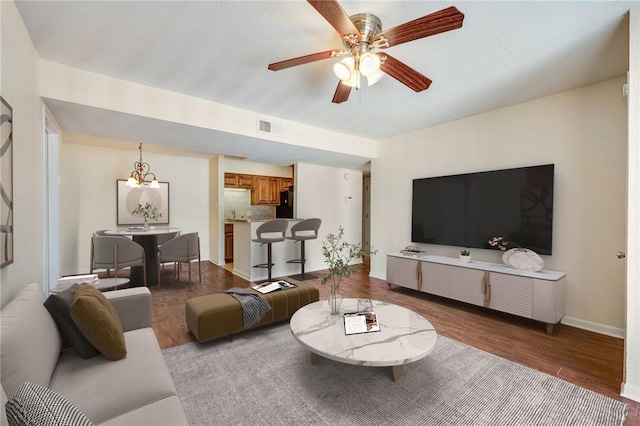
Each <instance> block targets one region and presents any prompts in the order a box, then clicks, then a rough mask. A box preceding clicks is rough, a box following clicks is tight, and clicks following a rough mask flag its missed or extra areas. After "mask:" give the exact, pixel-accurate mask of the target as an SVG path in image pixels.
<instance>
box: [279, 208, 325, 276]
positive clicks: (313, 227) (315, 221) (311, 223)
mask: <svg viewBox="0 0 640 426" xmlns="http://www.w3.org/2000/svg"><path fill="white" fill-rule="evenodd" d="M321 224H322V219H319V218H317V217H314V218H310V219H305V220H301V221H300V222H298V223H296V224H295V225H293V226H292V227H291V236H290V237H287V240H293V241H294V242H296V243H297V242H300V258H299V259H292V260H289V261H287V263H299V264H300V265H301V266H300V274H298V275H292V276H291V278H293V279H296V280H300V281H304V280H309V279H312V278H316V277H315V275H311V274H305V272H304V264H305V262H306V261H307V258H306V257H305V251H304V248H305V247H304V242H305V241H307V240H315V239H317V238H318V230H319V229H320V225H321Z"/></svg>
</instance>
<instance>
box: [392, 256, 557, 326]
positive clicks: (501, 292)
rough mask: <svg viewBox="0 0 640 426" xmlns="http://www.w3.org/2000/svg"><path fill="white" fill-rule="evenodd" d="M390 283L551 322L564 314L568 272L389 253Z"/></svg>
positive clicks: (549, 323)
mask: <svg viewBox="0 0 640 426" xmlns="http://www.w3.org/2000/svg"><path fill="white" fill-rule="evenodd" d="M387 283H388V284H389V286H391V284H394V285H398V286H402V287H406V288H410V289H414V290H418V291H422V292H425V293H429V294H435V295H437V296H442V297H446V298H449V299H454V300H459V301H461V302H466V303H471V304H473V305H478V306H484V307H485V308H489V309H494V310H497V311H501V312H507V313H510V314H513V315H518V316H521V317H525V318H531V319H534V320H537V321H542V322H544V323H546V324H547V333H549V334H551V333H553V326H554V325H555V324H557V323H558V322H560V320H561V319H562V317H563V316H564V302H565V299H564V298H565V274H564V273H562V272H554V271H545V270H542V271H538V272H529V271H519V270H517V269H513V268H511V267H509V266H506V265H504V264H498V263H489V262H478V261H472V262H470V263H463V262H460V261H459V260H458V259H454V258H451V257H443V256H430V255H406V254H403V253H390V254H388V255H387Z"/></svg>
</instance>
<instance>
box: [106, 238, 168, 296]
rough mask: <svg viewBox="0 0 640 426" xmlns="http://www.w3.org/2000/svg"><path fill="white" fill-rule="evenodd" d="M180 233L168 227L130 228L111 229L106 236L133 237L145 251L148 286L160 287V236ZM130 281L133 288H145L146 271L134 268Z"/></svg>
mask: <svg viewBox="0 0 640 426" xmlns="http://www.w3.org/2000/svg"><path fill="white" fill-rule="evenodd" d="M178 232H180V229H179V228H171V227H166V226H150V227H149V228H148V229H145V228H144V227H142V226H140V227H138V226H135V227H129V228H118V229H110V230H107V231H105V235H115V236H123V237H132V238H133V241H135V242H136V243H138V244H140V245H141V246H142V248H143V249H144V257H145V263H146V266H147V282H146V284H147V286H153V285H158V235H163V234H172V233H178ZM129 280H130V282H131V285H132V286H144V285H145V282H144V270H143V268H142V266H132V267H131V274H130V276H129Z"/></svg>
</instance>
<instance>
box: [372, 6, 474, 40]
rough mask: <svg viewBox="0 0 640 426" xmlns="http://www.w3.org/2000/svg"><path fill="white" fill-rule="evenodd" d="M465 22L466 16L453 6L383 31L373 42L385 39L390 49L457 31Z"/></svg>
mask: <svg viewBox="0 0 640 426" xmlns="http://www.w3.org/2000/svg"><path fill="white" fill-rule="evenodd" d="M463 20H464V14H463V13H462V12H460V11H459V10H458V9H456V8H455V7H453V6H451V7H448V8H446V9H442V10H440V11H438V12H434V13H431V14H429V15H426V16H423V17H422V18H418V19H414V20H413V21H409V22H405V23H404V24H401V25H398V26H397V27H393V28H389V29H388V30H385V31H382V32H381V33H378V34H376V36H375V37H374V39H373V40H374V42H375V41H377V40H380V38H382V37H384V38H386V39H387V40H388V41H389V47H391V46H397V45H399V44H402V43H406V42H408V41H413V40H418V39H420V38H423V37H428V36H432V35H435V34H440V33H443V32H446V31H451V30H456V29H458V28H460V27H462V21H463Z"/></svg>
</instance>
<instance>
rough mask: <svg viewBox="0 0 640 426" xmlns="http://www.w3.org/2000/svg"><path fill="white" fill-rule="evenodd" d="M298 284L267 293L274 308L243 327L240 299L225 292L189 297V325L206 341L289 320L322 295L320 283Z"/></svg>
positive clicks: (267, 297)
mask: <svg viewBox="0 0 640 426" xmlns="http://www.w3.org/2000/svg"><path fill="white" fill-rule="evenodd" d="M295 284H296V286H297V287H296V288H290V289H287V290H278V291H274V292H272V293H269V294H264V295H263V296H264V297H265V298H266V299H267V301H268V302H269V305H271V310H270V311H269V312H267V314H266V315H265V316H264V318H262V320H261V321H260V322H259V323H258V324H256V325H254V326H253V327H251V328H249V329H245V328H244V325H243V321H242V308H241V307H240V302H238V301H237V300H236V299H235V298H234V297H233V296H231V295H229V294H226V293H214V294H208V295H206V296H199V297H194V298H192V299H189V300H187V303H186V308H185V309H186V311H185V314H186V319H187V326H188V327H189V330H191V333H193V335H194V336H195V337H196V339H197V340H198V342H205V341H207V340H212V339H217V338H220V337H226V336H232V335H233V334H235V333H240V332H243V331H246V330H253V329H255V328H259V327H262V326H265V325H268V324H272V323H275V322H279V321H284V320H287V319H289V318H291V316H292V315H293V314H294V313H295V312H296V311H297V310H298V309H300V308H301V307H303V306H305V305H308V304H309V303H312V302H317V301H318V300H319V299H320V292H319V291H318V288H317V287H315V286H313V285H312V284H307V283H304V282H299V281H296V282H295ZM252 291H253V290H252ZM256 293H257V292H256Z"/></svg>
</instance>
